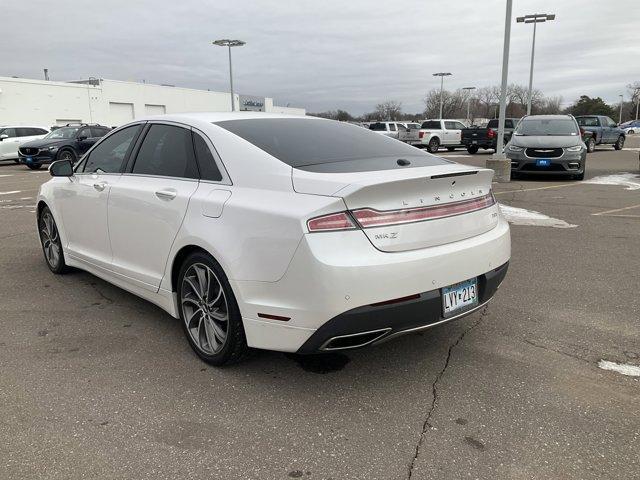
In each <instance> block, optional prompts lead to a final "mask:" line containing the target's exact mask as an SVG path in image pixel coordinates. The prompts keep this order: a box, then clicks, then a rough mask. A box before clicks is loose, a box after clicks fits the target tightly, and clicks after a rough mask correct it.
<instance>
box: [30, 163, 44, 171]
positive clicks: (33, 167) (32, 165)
mask: <svg viewBox="0 0 640 480" xmlns="http://www.w3.org/2000/svg"><path fill="white" fill-rule="evenodd" d="M41 166H42V165H41V164H40V163H27V167H29V168H30V169H31V170H40V167H41Z"/></svg>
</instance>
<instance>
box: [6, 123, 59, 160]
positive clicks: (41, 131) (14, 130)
mask: <svg viewBox="0 0 640 480" xmlns="http://www.w3.org/2000/svg"><path fill="white" fill-rule="evenodd" d="M47 133H49V129H48V128H46V127H35V126H30V125H15V126H14V125H4V126H2V127H0V160H13V161H14V162H16V163H20V162H19V160H18V148H19V147H20V145H22V144H24V143H26V142H30V141H31V140H36V139H39V138H42V137H44V136H45V135H46V134H47Z"/></svg>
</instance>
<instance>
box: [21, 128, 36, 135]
mask: <svg viewBox="0 0 640 480" xmlns="http://www.w3.org/2000/svg"><path fill="white" fill-rule="evenodd" d="M30 135H35V133H31V129H30V128H16V136H17V137H28V136H30Z"/></svg>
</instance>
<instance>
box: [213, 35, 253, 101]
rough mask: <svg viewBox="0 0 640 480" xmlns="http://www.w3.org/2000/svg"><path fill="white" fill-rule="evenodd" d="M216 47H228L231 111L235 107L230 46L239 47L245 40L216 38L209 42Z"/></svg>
mask: <svg viewBox="0 0 640 480" xmlns="http://www.w3.org/2000/svg"><path fill="white" fill-rule="evenodd" d="M211 43H213V44H214V45H217V46H218V47H227V48H228V49H229V84H230V85H231V111H232V112H233V111H234V110H235V109H236V108H235V107H236V105H235V103H236V102H235V100H234V97H233V69H232V67H231V47H241V46H243V45H244V44H245V43H247V42H243V41H242V40H229V39H227V38H224V39H222V40H216V41H214V42H211Z"/></svg>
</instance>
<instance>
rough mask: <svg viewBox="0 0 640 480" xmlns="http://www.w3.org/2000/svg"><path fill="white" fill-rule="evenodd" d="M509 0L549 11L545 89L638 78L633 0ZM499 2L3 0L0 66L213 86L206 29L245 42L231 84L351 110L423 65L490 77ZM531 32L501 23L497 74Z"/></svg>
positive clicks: (602, 92) (426, 74) (523, 58)
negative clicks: (505, 56)
mask: <svg viewBox="0 0 640 480" xmlns="http://www.w3.org/2000/svg"><path fill="white" fill-rule="evenodd" d="M514 3H515V5H514V12H513V13H514V22H515V16H517V15H523V14H526V13H535V12H538V11H539V12H544V11H546V10H547V9H553V11H552V13H556V15H557V20H555V21H554V22H550V23H546V24H544V25H540V26H539V28H538V37H537V46H536V69H535V77H534V84H535V87H536V88H539V89H541V90H542V91H544V92H545V93H546V94H547V95H562V96H563V97H564V98H565V101H566V102H569V101H571V100H573V99H575V98H576V97H578V96H579V95H580V94H588V95H591V96H601V97H603V98H605V100H607V101H610V102H615V101H617V99H618V94H620V93H623V92H625V91H626V89H625V86H626V84H628V83H630V82H632V81H637V80H640V74H639V72H638V69H637V65H638V64H640V43H638V42H636V41H635V40H634V38H635V36H636V34H637V25H638V23H639V22H640V9H638V8H637V6H636V1H635V0H618V1H616V2H604V3H603V2H584V1H564V2H548V1H538V0H530V1H517V2H514ZM504 8H505V1H504V0H484V1H482V2H478V1H472V0H462V1H456V2H452V1H435V0H430V1H426V0H404V1H402V2H385V3H382V2H375V1H364V0H350V1H349V2H345V1H336V0H331V1H323V2H317V1H314V2H312V1H303V0H299V1H292V0H289V1H285V0H255V1H248V0H244V1H243V0H235V1H231V0H219V1H206V2H205V1H195V0H182V1H180V2H175V1H170V2H169V1H164V0H154V1H151V0H141V1H136V2H132V1H130V0H127V1H125V0H111V1H108V2H86V1H75V0H71V1H65V2H55V3H51V2H50V1H44V0H31V1H29V2H25V1H19V0H13V1H9V2H5V4H4V7H3V11H2V17H3V24H5V25H15V26H20V25H25V26H29V28H12V30H11V35H9V36H5V37H6V38H5V41H4V48H2V49H0V65H1V66H2V67H1V69H2V71H1V72H0V74H2V75H18V76H22V77H36V78H41V77H42V73H41V72H42V68H44V67H46V68H49V70H50V72H51V76H52V79H56V80H72V79H78V78H86V77H89V76H94V77H103V78H113V79H118V80H136V81H142V80H143V79H144V80H146V81H147V82H149V83H168V84H175V85H179V86H185V87H194V88H203V89H206V88H209V89H211V90H220V91H226V90H228V66H227V52H226V50H225V49H223V48H220V47H214V46H212V45H211V43H210V42H211V41H212V40H214V39H216V38H240V39H242V40H245V41H246V42H247V45H246V46H244V47H240V48H236V49H234V50H233V62H234V84H235V87H236V90H237V91H239V92H241V93H246V94H255V95H265V96H271V97H274V98H275V99H276V101H277V102H278V103H279V104H287V103H290V104H291V105H295V106H305V107H307V109H308V110H310V111H320V110H327V109H335V108H343V109H347V110H349V111H351V112H353V113H362V112H365V111H370V110H372V109H373V107H374V105H375V104H376V103H379V102H381V101H384V100H387V99H394V100H398V101H401V102H402V103H403V105H404V109H405V111H420V110H422V108H423V105H422V98H423V97H424V95H425V93H426V92H427V91H428V90H429V89H431V88H434V87H437V86H438V79H436V78H434V77H432V75H431V74H432V73H433V72H436V71H443V70H444V71H449V72H452V73H453V76H452V77H449V78H447V79H446V80H445V86H446V87H449V88H459V87H463V86H468V85H475V86H484V85H491V84H497V83H499V80H500V68H501V61H502V40H503V28H504ZM621 12H624V14H621ZM34 26H36V27H34ZM531 33H532V32H531V25H522V24H515V23H514V24H513V26H512V41H511V55H510V69H509V80H510V82H518V83H523V84H526V83H527V82H528V72H529V58H530V57H529V55H530V48H531Z"/></svg>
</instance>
